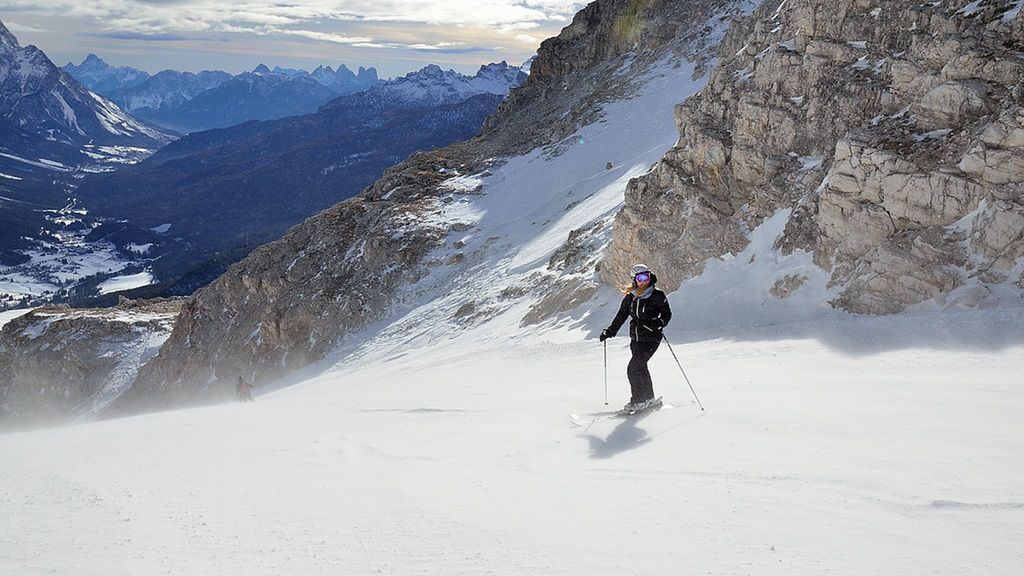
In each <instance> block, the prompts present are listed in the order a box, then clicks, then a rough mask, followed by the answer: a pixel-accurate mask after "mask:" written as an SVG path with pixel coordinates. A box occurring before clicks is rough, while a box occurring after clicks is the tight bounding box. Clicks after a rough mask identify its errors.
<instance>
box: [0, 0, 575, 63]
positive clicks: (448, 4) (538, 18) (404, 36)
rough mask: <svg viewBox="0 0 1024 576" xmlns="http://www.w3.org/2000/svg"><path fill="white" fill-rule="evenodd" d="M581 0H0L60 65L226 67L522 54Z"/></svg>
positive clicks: (20, 31)
mask: <svg viewBox="0 0 1024 576" xmlns="http://www.w3.org/2000/svg"><path fill="white" fill-rule="evenodd" d="M585 4H586V2H573V1H569V0H518V1H517V0H429V1H428V0H240V1H238V2H233V3H232V2H230V1H227V2H226V1H225V0H0V20H2V21H3V22H4V24H6V25H7V27H8V28H10V30H11V32H13V33H14V34H15V35H16V36H17V37H18V40H19V41H20V43H21V44H22V45H23V46H24V45H28V44H35V45H36V46H38V47H39V48H41V49H42V50H43V51H44V52H46V54H47V55H48V56H49V57H50V59H51V60H53V61H54V62H55V63H56V64H58V65H64V64H66V63H67V62H69V61H73V62H75V63H78V62H81V60H82V59H84V58H85V56H86V55H87V54H89V53H90V52H92V53H95V54H97V55H98V56H100V57H102V58H103V59H104V60H106V61H107V62H108V63H110V64H111V65H121V66H134V67H136V68H141V69H143V70H146V71H149V72H157V71H159V70H162V69H166V68H173V69H176V70H190V71H199V70H204V69H220V70H226V71H228V72H232V73H238V72H241V71H243V70H251V69H252V68H254V67H256V65H258V64H260V63H265V64H267V65H269V66H270V67H274V66H275V65H277V66H284V67H299V68H306V69H309V70H312V69H313V68H315V67H316V66H317V65H319V64H325V65H332V66H335V67H336V66H337V65H339V64H346V65H348V67H349V68H352V69H353V70H355V69H356V67H358V66H364V67H370V66H374V67H376V68H377V70H378V71H379V73H380V75H381V76H382V77H389V76H396V75H401V74H404V73H406V72H408V71H410V70H415V69H419V68H421V67H423V66H424V65H426V64H439V65H441V66H442V67H445V68H454V69H456V70H459V71H461V72H472V71H475V70H476V68H478V67H479V66H480V65H481V64H484V63H488V62H497V61H501V60H507V61H508V62H509V63H510V64H520V63H522V62H523V61H524V60H526V59H527V58H529V57H530V56H532V55H533V54H534V53H535V51H536V49H537V46H538V45H540V42H541V41H542V40H543V39H545V38H547V37H549V36H553V35H555V34H557V33H558V31H559V30H560V29H561V28H562V27H563V26H565V25H567V24H568V23H569V22H570V21H571V19H572V16H573V14H575V13H576V12H577V11H578V10H579V9H580V8H582V7H583V6H584V5H585Z"/></svg>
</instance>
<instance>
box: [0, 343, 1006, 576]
mask: <svg viewBox="0 0 1024 576" xmlns="http://www.w3.org/2000/svg"><path fill="white" fill-rule="evenodd" d="M544 336H545V335H544V334H540V335H536V336H533V337H523V338H522V339H521V340H520V341H519V342H518V343H517V345H516V346H515V347H509V346H508V345H505V346H494V345H490V346H488V345H480V346H478V347H477V348H475V349H472V350H465V349H464V348H462V347H448V348H445V347H441V348H439V349H438V348H434V349H425V350H416V351H411V352H410V353H409V354H407V355H406V356H405V357H404V358H403V359H402V361H401V362H395V363H391V364H388V363H382V364H379V365H368V366H363V367H359V368H355V369H350V370H346V371H337V372H330V373H327V374H324V375H322V376H320V377H318V378H315V379H313V380H311V381H309V382H307V383H306V384H305V385H304V386H301V387H298V388H293V389H289V390H283V391H279V392H275V393H272V394H269V395H264V396H262V397H259V398H258V399H257V402H255V403H254V404H248V405H226V406H217V407H209V408H201V409H194V410H185V411H178V412H170V413H163V414H153V415H147V416H143V417H137V418H131V419H124V420H117V421H108V422H101V423H96V424H91V425H88V426H77V427H71V428H64V429H53V430H45V431H36V432H30V433H20V434H9V435H6V436H0V512H2V513H3V515H4V517H5V518H6V519H8V520H7V521H5V522H4V523H2V524H0V541H2V542H5V543H9V544H10V545H9V546H8V547H5V548H3V549H2V552H0V571H3V573H19V574H34V573H46V572H49V570H50V569H54V570H56V571H57V572H58V573H75V574H138V573H157V572H159V573H171V574H196V573H203V574H217V573H224V574H242V573H244V574H276V573H293V574H300V573H301V574H337V573H339V572H342V573H346V574H376V573H396V574H424V575H426V574H437V573H445V574H456V575H470V574H481V573H493V574H536V575H541V574H574V573H580V572H585V573H604V574H628V573H653V574H673V573H706V572H712V573H717V574H746V573H748V572H749V573H757V574H806V573H825V572H826V571H828V572H830V573H836V574H869V575H870V574H902V573H941V574H976V573H980V572H984V573H986V574H996V575H1004V574H1005V575H1007V576H1009V575H1010V574H1015V573H1016V568H1017V567H1019V565H1020V564H1019V561H1020V554H1021V552H1020V549H1019V546H1018V543H1019V542H1020V538H1021V537H1022V536H1024V528H1022V524H1021V522H1020V519H1021V514H1022V508H1021V503H1022V498H1021V494H1022V493H1024V492H1022V491H1021V488H1022V485H1021V484H1022V482H1021V480H1020V478H1021V474H1020V472H1021V465H1020V463H1019V459H1018V458H1016V455H1017V454H1020V453H1021V450H1022V449H1024V440H1022V438H1021V435H1020V434H1019V428H1018V427H1016V426H1015V425H1013V424H1011V423H1015V422H1016V421H1017V419H1016V415H1017V414H1019V412H1020V409H1021V408H1024V406H1022V400H1024V394H1022V393H1021V391H1020V389H1019V386H1017V382H1016V379H1015V378H1013V377H1012V374H1014V373H1019V370H1020V369H1021V368H1022V367H1024V366H1022V362H1021V360H1020V358H1021V357H1022V354H1021V353H1022V352H1024V349H1022V348H1019V347H1018V348H1014V349H1007V350H1002V351H986V352H957V353H950V352H947V351H937V350H928V349H909V350H903V351H895V352H886V353H882V354H876V355H873V356H871V357H869V358H866V359H864V358H856V357H850V356H848V355H845V354H842V353H839V352H837V351H835V350H832V349H830V348H829V347H828V346H826V345H823V344H822V343H820V342H816V341H813V340H783V341H758V342H729V341H722V340H713V341H706V342H701V343H694V344H687V345H680V346H677V347H676V348H677V353H678V354H679V355H680V356H681V359H682V361H683V362H684V363H685V366H686V368H687V371H688V375H689V376H690V378H691V380H692V381H693V383H694V385H695V387H696V389H697V391H698V394H700V396H701V400H702V401H703V403H704V405H705V406H706V407H707V409H708V411H707V413H706V414H704V415H701V413H700V411H699V409H698V408H697V407H696V406H695V405H694V404H693V403H692V396H691V395H690V392H689V389H688V388H687V387H686V385H685V384H684V383H683V382H682V380H681V378H680V376H679V373H678V370H677V368H676V366H675V365H674V362H673V361H672V359H671V356H670V355H668V354H664V353H662V352H659V354H658V355H657V356H655V359H654V360H653V362H652V372H653V374H654V377H655V382H656V386H657V387H658V388H657V389H658V392H659V393H660V394H665V395H666V397H667V398H670V399H673V400H676V401H677V403H678V404H679V407H677V408H674V409H672V410H666V411H662V412H658V413H654V414H651V415H649V416H646V417H639V418H632V419H627V420H621V421H612V422H604V423H600V424H597V425H595V426H592V427H590V428H589V429H587V430H586V431H584V432H580V430H579V429H573V428H570V427H569V426H568V423H567V422H566V420H565V413H566V412H567V411H569V410H571V409H579V408H583V409H588V408H589V409H592V410H600V409H601V406H602V401H601V378H602V368H601V355H600V347H599V345H598V344H597V343H596V342H594V341H589V342H579V343H578V344H575V345H562V346H552V345H550V344H548V343H546V342H545V341H544ZM673 336H675V334H673ZM618 340H622V339H618ZM624 346H625V343H624V342H621V341H615V342H614V344H613V345H612V346H610V354H609V370H610V375H611V382H612V400H614V401H615V402H617V403H621V402H622V401H623V400H624V392H625V385H624V384H623V377H622V374H623V373H624V370H625V363H626V361H627V356H628V354H627V353H626V350H625V349H624ZM300 390H301V393H298V391H300ZM268 422H273V423H274V425H273V426H268V425H267V423H268ZM55 513H57V514H55ZM43 518H52V519H53V520H47V521H45V528H41V526H43V525H41V524H40V521H41V519H43ZM623 550H628V551H630V554H624V553H623ZM243 566H244V568H243Z"/></svg>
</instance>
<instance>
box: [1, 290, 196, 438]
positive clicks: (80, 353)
mask: <svg viewBox="0 0 1024 576" xmlns="http://www.w3.org/2000/svg"><path fill="white" fill-rule="evenodd" d="M180 305H181V302H180V301H178V300H156V301H138V302H133V301H130V300H125V299H122V301H121V303H120V304H119V305H118V306H117V307H115V308H109V309H70V308H67V307H59V306H50V307H44V308H39V309H36V310H33V311H32V312H29V313H28V314H26V315H24V316H21V317H19V318H17V319H15V320H13V321H11V322H9V323H8V324H6V325H4V327H3V330H0V428H2V427H6V426H14V425H25V424H44V423H49V422H57V421H65V420H67V419H69V418H75V417H88V416H91V415H93V414H96V413H98V412H99V411H101V410H102V409H103V408H105V407H106V406H107V405H109V404H110V403H111V402H113V401H114V400H116V399H117V397H118V396H120V395H121V394H122V393H124V391H125V390H127V389H128V387H129V386H130V385H131V383H132V380H133V379H134V378H135V373H136V371H137V370H138V368H139V366H141V365H142V364H143V363H145V362H146V361H147V360H149V359H150V358H151V357H152V356H153V355H154V354H155V353H156V351H157V349H158V348H159V347H160V345H161V344H163V342H164V340H166V339H167V337H168V335H170V331H171V326H172V324H173V322H174V318H175V317H176V316H177V314H178V311H179V309H180Z"/></svg>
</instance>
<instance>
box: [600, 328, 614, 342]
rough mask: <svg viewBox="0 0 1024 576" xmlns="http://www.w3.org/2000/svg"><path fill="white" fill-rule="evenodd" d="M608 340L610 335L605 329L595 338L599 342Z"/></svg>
mask: <svg viewBox="0 0 1024 576" xmlns="http://www.w3.org/2000/svg"><path fill="white" fill-rule="evenodd" d="M609 338H611V334H609V333H608V329H607V328H605V329H604V330H601V335H600V336H598V337H597V339H598V340H600V341H601V342H604V341H605V340H607V339H609Z"/></svg>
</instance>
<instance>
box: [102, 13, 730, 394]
mask: <svg viewBox="0 0 1024 576" xmlns="http://www.w3.org/2000/svg"><path fill="white" fill-rule="evenodd" d="M741 4H743V3H742V2H729V1H722V0H719V1H711V0H706V1H696V2H693V1H691V2H653V3H650V2H641V1H638V0H599V1H598V2H594V3H592V4H591V5H590V6H588V7H587V9H585V10H584V11H583V12H581V13H580V14H579V15H577V17H576V18H575V19H574V21H573V24H572V25H570V26H569V27H567V28H566V29H564V30H563V31H562V33H561V34H560V35H559V36H558V37H557V38H553V39H550V40H547V41H545V42H544V43H543V45H542V46H541V49H540V51H539V55H538V57H537V59H536V60H535V61H534V62H533V64H532V74H531V76H530V78H529V79H528V80H527V82H526V84H525V85H524V86H523V87H521V88H519V89H516V90H513V91H512V93H511V95H510V96H509V98H508V99H507V100H506V102H505V103H503V104H502V105H501V107H500V108H499V110H498V112H497V113H496V114H495V115H494V116H493V117H491V118H490V119H489V120H488V121H487V123H486V124H485V126H484V129H483V131H482V133H481V134H480V135H479V136H478V137H476V138H474V139H472V140H469V141H467V142H463V143H459V144H456V145H453V146H449V147H447V148H443V149H440V150H436V151H433V152H427V153H420V154H417V155H415V156H413V157H411V158H410V159H409V160H407V161H405V162H403V163H401V164H399V165H397V166H395V167H393V168H391V169H389V170H388V171H387V172H386V173H385V174H384V176H383V177H382V178H381V179H380V180H378V181H377V182H376V183H375V184H373V185H372V186H370V187H369V188H367V189H366V190H365V191H364V192H363V193H361V194H360V195H359V196H357V197H355V198H353V199H350V200H347V201H345V202H343V203H341V204H338V205H336V206H334V207H332V208H330V209H328V210H326V211H325V212H323V213H321V214H319V215H317V216H315V217H312V218H310V219H308V220H306V221H305V222H303V223H302V224H300V225H298V226H296V227H294V228H293V229H292V230H290V231H289V232H288V233H287V234H286V235H285V236H284V238H282V239H281V240H279V241H277V242H273V243H271V244H268V245H265V246H263V247H261V248H259V249H257V250H256V251H254V252H253V253H252V254H251V255H250V256H249V257H248V258H246V259H245V260H243V261H241V262H239V263H238V264H236V265H234V266H232V267H231V268H230V269H229V270H228V271H227V272H226V273H225V274H224V275H223V276H221V277H220V278H219V279H217V280H216V281H215V282H213V283H212V284H210V285H209V286H207V287H206V288H204V289H202V290H201V291H199V292H198V293H197V294H196V295H195V296H194V297H193V298H191V299H190V300H188V301H187V303H186V304H185V305H184V307H183V309H182V313H181V316H180V317H179V319H178V321H177V323H176V325H175V329H174V332H173V333H172V335H171V337H170V339H169V340H168V341H167V343H166V344H165V345H164V347H163V348H162V349H161V350H160V353H159V355H158V356H157V357H156V358H154V359H153V361H151V362H149V363H148V364H147V365H146V366H145V367H143V369H142V370H141V371H140V373H139V377H138V379H137V381H136V383H135V384H134V385H133V387H132V389H131V391H129V392H128V393H127V394H125V395H124V396H123V397H122V398H121V399H120V401H119V402H118V404H117V406H116V408H117V409H118V410H119V411H121V412H122V413H125V412H132V411H137V410H143V409H151V408H158V407H166V406H172V405H181V404H186V403H195V402H205V401H212V400H217V399H222V398H225V397H226V396H227V395H228V394H229V393H230V390H231V385H232V383H233V382H234V381H235V379H236V378H237V377H238V376H243V377H245V378H247V379H248V380H249V381H251V382H255V383H257V384H259V383H261V382H266V381H271V380H275V379H277V378H280V377H281V376H282V375H284V374H286V373H287V372H289V371H292V370H295V369H297V368H302V367H305V366H308V365H310V364H312V363H315V362H318V361H320V360H322V359H323V358H324V356H325V354H327V353H328V351H330V350H332V349H334V348H335V347H336V346H337V345H338V344H339V343H340V342H342V341H343V340H344V339H345V338H349V337H353V336H354V335H355V334H357V333H358V332H359V331H360V330H362V329H364V328H366V327H368V326H370V325H372V324H374V323H375V322H379V321H381V320H384V319H386V318H387V317H388V316H389V315H391V314H393V313H394V312H395V311H396V310H398V309H401V308H402V307H403V306H408V305H411V304H412V303H413V302H415V301H417V300H418V299H420V298H422V297H423V296H422V290H426V288H423V287H422V286H421V283H423V282H426V281H427V279H428V277H429V275H430V272H431V270H432V269H433V268H436V267H438V266H441V265H446V266H454V267H457V266H459V265H460V262H461V258H460V254H458V253H455V254H449V253H448V252H446V251H445V250H446V248H447V246H446V241H447V240H446V239H447V237H448V235H449V233H450V232H453V231H466V230H467V229H468V228H469V227H471V226H472V225H471V224H469V223H466V222H461V221H459V220H458V219H457V218H456V219H454V220H453V219H445V218H442V217H440V216H439V215H440V214H441V213H442V212H443V208H444V205H445V203H446V202H451V201H452V200H453V197H454V196H458V195H460V194H474V193H476V192H475V191H474V190H472V189H469V188H467V189H462V188H460V187H459V186H456V185H454V184H453V182H455V181H456V179H457V178H458V177H459V176H467V175H476V174H481V173H485V172H486V171H487V169H488V167H490V166H492V165H493V163H494V162H496V160H494V159H495V158H502V157H509V156H513V155H515V154H517V153H519V152H523V151H526V150H532V149H535V148H538V147H540V148H543V149H544V150H545V151H546V152H547V153H549V154H558V153H559V150H560V143H561V140H562V139H564V138H566V137H567V136H569V135H570V134H572V133H573V132H574V131H575V130H576V129H578V127H579V126H581V125H585V124H589V123H591V122H594V121H596V120H597V119H599V118H600V115H601V105H602V103H605V102H608V101H613V100H618V99H621V98H622V97H623V95H624V94H627V93H628V92H629V90H630V89H631V79H632V74H633V72H634V71H636V70H642V69H644V66H647V65H649V64H650V63H652V62H654V61H656V60H657V59H659V58H661V57H663V56H665V55H666V54H671V53H675V52H677V51H678V52H680V53H681V54H682V52H685V51H687V50H690V51H694V52H699V51H700V50H702V49H704V48H706V47H707V46H706V42H704V39H706V38H707V37H708V34H709V31H708V29H707V28H706V27H705V26H704V23H705V22H708V21H709V20H711V19H712V16H713V15H715V14H718V13H721V15H722V17H723V18H724V17H725V15H726V14H727V12H728V11H729V10H735V9H736V7H737V6H738V5H741ZM693 22H699V23H700V24H699V25H695V24H694V23H693ZM691 30H692V33H691ZM681 31H682V32H681ZM429 72H432V73H437V71H429ZM499 161H500V160H499ZM588 238H589V237H588V236H587V235H586V234H580V235H579V237H578V238H576V239H575V240H573V242H572V243H571V244H573V245H572V246H567V248H566V250H565V251H564V252H561V253H560V255H559V256H558V257H557V258H556V260H557V262H553V264H552V265H553V266H570V265H572V266H575V265H584V264H586V263H588V262H589V263H590V265H593V264H594V263H596V259H595V258H589V257H588V256H585V255H581V254H580V253H581V252H585V251H587V250H589V248H588V246H589V244H587V242H588ZM455 249H456V250H457V249H458V243H456V246H455ZM581 262H583V263H584V264H580V263H581ZM522 290H523V292H526V291H529V290H530V287H528V286H526V287H523V288H522ZM514 292H516V291H515V290H510V291H509V297H515V294H513V293H514ZM520 295H521V294H520ZM576 296H578V295H572V297H571V298H569V297H566V298H560V302H561V303H562V304H564V302H566V301H578V299H576ZM547 308H550V309H557V308H558V307H557V306H554V305H552V306H549V307H547ZM489 313H490V312H489V309H484V308H479V309H478V308H477V307H475V306H474V305H473V304H472V303H469V302H467V303H466V306H463V307H462V308H459V310H458V312H457V313H456V317H457V319H460V320H461V321H463V322H464V323H466V324H469V323H471V322H476V321H479V320H480V319H481V318H486V317H487V314H489ZM534 315H535V316H539V315H542V311H539V310H538V311H537V312H535V313H534ZM531 320H532V319H531Z"/></svg>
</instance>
